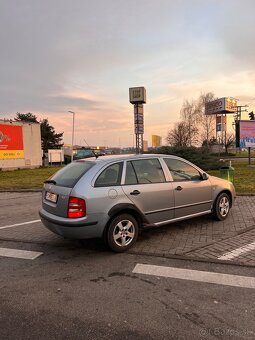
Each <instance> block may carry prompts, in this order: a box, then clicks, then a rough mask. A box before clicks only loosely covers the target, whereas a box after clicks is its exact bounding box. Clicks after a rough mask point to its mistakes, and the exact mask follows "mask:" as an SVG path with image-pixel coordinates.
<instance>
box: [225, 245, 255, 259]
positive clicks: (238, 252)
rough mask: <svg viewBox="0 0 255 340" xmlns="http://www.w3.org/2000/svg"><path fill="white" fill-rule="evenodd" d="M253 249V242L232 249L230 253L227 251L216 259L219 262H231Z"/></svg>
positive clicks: (254, 247) (254, 246)
mask: <svg viewBox="0 0 255 340" xmlns="http://www.w3.org/2000/svg"><path fill="white" fill-rule="evenodd" d="M254 249H255V242H252V243H248V244H246V245H245V246H243V247H240V248H237V249H234V250H232V251H229V252H228V253H225V254H223V255H222V256H220V257H218V259H219V260H231V259H234V258H235V257H238V256H239V255H242V254H245V253H248V252H249V251H252V250H254Z"/></svg>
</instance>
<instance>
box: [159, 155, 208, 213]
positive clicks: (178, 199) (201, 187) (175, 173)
mask: <svg viewBox="0 0 255 340" xmlns="http://www.w3.org/2000/svg"><path fill="white" fill-rule="evenodd" d="M164 161H165V163H166V165H167V167H168V169H169V171H170V173H171V176H172V179H173V182H172V183H173V189H174V202H175V210H174V218H181V217H185V216H190V215H196V214H200V213H203V212H208V211H210V210H211V204H212V186H211V183H210V181H209V180H208V179H203V178H202V175H201V173H200V171H199V170H198V169H197V168H196V167H195V166H193V165H191V164H190V163H189V162H185V161H183V160H179V159H176V158H170V157H169V158H164Z"/></svg>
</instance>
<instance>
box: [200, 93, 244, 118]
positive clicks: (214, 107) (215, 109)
mask: <svg viewBox="0 0 255 340" xmlns="http://www.w3.org/2000/svg"><path fill="white" fill-rule="evenodd" d="M236 106H237V100H236V99H232V98H226V97H224V98H220V99H216V100H213V101H212V102H208V103H205V114H206V115H215V114H217V113H235V112H236Z"/></svg>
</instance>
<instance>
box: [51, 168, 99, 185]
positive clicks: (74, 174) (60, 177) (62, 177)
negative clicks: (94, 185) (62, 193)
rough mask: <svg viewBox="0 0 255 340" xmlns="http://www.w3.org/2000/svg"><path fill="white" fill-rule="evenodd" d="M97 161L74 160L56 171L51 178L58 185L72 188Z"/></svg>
mask: <svg viewBox="0 0 255 340" xmlns="http://www.w3.org/2000/svg"><path fill="white" fill-rule="evenodd" d="M95 164H96V163H95V162H73V163H70V164H68V165H67V166H65V167H64V168H63V169H61V170H59V171H58V172H56V173H55V174H54V175H53V176H52V177H51V178H50V180H51V181H55V182H56V185H58V186H62V187H69V188H72V187H74V185H75V184H76V183H77V182H78V180H79V179H80V178H81V176H83V175H84V174H85V173H86V172H87V171H88V170H89V169H91V168H92V167H93V166H94V165H95Z"/></svg>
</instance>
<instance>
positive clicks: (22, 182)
mask: <svg viewBox="0 0 255 340" xmlns="http://www.w3.org/2000/svg"><path fill="white" fill-rule="evenodd" d="M247 164H248V162H247V160H246V161H242V162H240V161H238V162H235V161H233V162H232V166H233V167H234V169H235V173H234V185H235V188H236V191H237V192H238V193H254V194H255V167H254V168H249V167H248V166H247ZM59 169H60V167H47V168H39V169H33V170H29V169H26V170H14V171H0V189H6V190H9V189H40V188H42V186H43V182H44V181H45V180H46V179H47V178H49V177H50V176H51V175H52V174H54V173H55V172H56V171H57V170H59ZM208 173H209V174H211V175H213V176H218V177H219V175H220V173H219V170H210V171H208Z"/></svg>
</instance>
